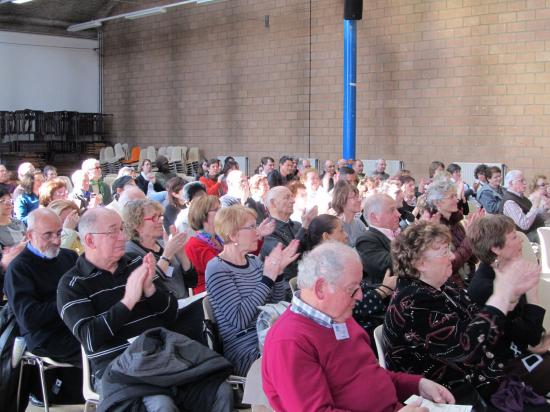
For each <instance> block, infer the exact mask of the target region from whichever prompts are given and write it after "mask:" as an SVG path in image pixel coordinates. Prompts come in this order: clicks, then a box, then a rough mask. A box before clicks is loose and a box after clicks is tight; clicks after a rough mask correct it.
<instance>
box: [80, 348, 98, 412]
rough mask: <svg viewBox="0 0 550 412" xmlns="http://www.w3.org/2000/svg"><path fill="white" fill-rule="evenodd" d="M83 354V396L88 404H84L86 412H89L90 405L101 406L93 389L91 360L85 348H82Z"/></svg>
mask: <svg viewBox="0 0 550 412" xmlns="http://www.w3.org/2000/svg"><path fill="white" fill-rule="evenodd" d="M80 350H81V352H82V396H83V397H84V400H85V401H86V403H85V404H84V412H86V411H87V410H88V407H89V406H90V405H96V406H97V405H99V394H98V393H97V392H95V391H94V388H93V387H92V379H91V376H92V374H91V371H90V360H89V359H88V355H87V354H86V351H85V350H84V346H82V345H81V346H80Z"/></svg>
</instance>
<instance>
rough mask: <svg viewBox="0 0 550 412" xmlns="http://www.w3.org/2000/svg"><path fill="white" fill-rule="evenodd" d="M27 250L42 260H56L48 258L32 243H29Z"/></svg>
mask: <svg viewBox="0 0 550 412" xmlns="http://www.w3.org/2000/svg"><path fill="white" fill-rule="evenodd" d="M27 249H29V251H30V252H31V253H32V254H33V255H36V256H38V257H39V258H42V259H45V260H52V259H55V258H50V257H48V256H46V255H45V254H44V253H42V252H41V251H39V250H38V249H37V248H35V247H34V246H33V245H32V244H31V242H29V243H27Z"/></svg>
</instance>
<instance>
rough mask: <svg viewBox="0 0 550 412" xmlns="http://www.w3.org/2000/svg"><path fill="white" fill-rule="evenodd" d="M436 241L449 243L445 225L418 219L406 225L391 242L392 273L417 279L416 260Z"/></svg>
mask: <svg viewBox="0 0 550 412" xmlns="http://www.w3.org/2000/svg"><path fill="white" fill-rule="evenodd" d="M437 242H444V243H448V244H450V243H451V232H450V231H449V229H448V228H447V227H446V226H443V225H442V224H439V223H432V222H427V221H420V222H418V223H415V224H413V225H410V226H409V227H407V228H406V229H405V230H404V231H403V232H401V234H400V235H399V236H398V237H397V238H396V239H395V240H394V241H393V242H392V247H391V257H392V262H393V273H394V274H396V275H397V276H399V277H401V278H413V279H418V278H419V277H420V273H419V272H418V270H417V269H416V267H415V264H416V262H417V261H418V260H419V259H420V258H421V257H422V255H423V254H424V252H425V251H426V250H428V249H430V248H431V247H432V246H433V245H434V243H437Z"/></svg>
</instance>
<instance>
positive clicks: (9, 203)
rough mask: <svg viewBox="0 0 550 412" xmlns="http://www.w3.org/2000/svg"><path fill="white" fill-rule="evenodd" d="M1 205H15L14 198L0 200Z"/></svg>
mask: <svg viewBox="0 0 550 412" xmlns="http://www.w3.org/2000/svg"><path fill="white" fill-rule="evenodd" d="M0 205H4V206H8V205H10V206H11V205H13V200H12V199H6V200H0Z"/></svg>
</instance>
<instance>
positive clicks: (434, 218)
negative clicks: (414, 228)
mask: <svg viewBox="0 0 550 412" xmlns="http://www.w3.org/2000/svg"><path fill="white" fill-rule="evenodd" d="M420 220H426V221H428V222H432V223H441V213H439V212H436V213H434V214H433V215H432V214H430V212H428V211H427V210H425V211H424V212H423V213H422V215H420Z"/></svg>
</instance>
